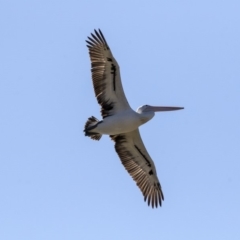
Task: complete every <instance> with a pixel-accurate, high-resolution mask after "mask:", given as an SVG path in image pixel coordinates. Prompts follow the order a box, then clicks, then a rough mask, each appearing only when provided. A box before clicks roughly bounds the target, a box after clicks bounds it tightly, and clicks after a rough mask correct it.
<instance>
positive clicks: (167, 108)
mask: <svg viewBox="0 0 240 240" xmlns="http://www.w3.org/2000/svg"><path fill="white" fill-rule="evenodd" d="M148 107H149V110H150V111H154V112H164V111H175V110H181V109H184V108H183V107H161V106H159V107H156V106H148Z"/></svg>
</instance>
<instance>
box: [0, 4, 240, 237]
mask: <svg viewBox="0 0 240 240" xmlns="http://www.w3.org/2000/svg"><path fill="white" fill-rule="evenodd" d="M239 10H240V2H239V1H238V0H228V1H224V0H220V1H219V0H218V1H217V0H212V1H206V0H201V1H200V0H195V1H190V0H182V1H176V0H169V1H162V0H161V1H157V0H153V1H126V0H121V1H110V0H108V1H106V0H103V1H97V0H89V1H81V0H80V1H79V0H69V1H63V0H58V1H57V0H48V1H46V0H41V1H37V0H31V1H30V0H23V1H17V0H9V1H4V0H2V1H0V31H1V38H0V46H1V47H0V192H1V197H0V239H4V240H16V239H18V240H22V239H23V240H43V239H44V240H52V239H57V240H65V239H66V240H69V239H71V240H75V239H76V240H77V239H84V240H95V239H100V240H101V239H104V240H108V239H109V240H111V239H116V240H118V239H119V240H120V239H126V240H127V239H131V240H132V239H138V240H145V239H152V240H155V239H156V240H158V239H164V240H172V239H178V240H186V239H194V240H202V239H204V240H212V239H218V240H225V239H231V240H238V239H240V229H239V226H240V204H239V203H240V127H239V123H240V107H239V104H240V67H239V66H240V45H239V43H240V28H239V23H240V14H239ZM98 28H100V29H101V30H102V32H103V34H104V35H105V38H106V39H107V42H108V44H109V46H110V48H111V50H112V53H113V54H114V57H115V58H116V59H117V61H118V63H119V65H120V68H121V77H122V84H123V88H124V91H125V94H126V96H127V99H128V101H129V103H130V105H131V107H132V108H133V109H137V108H138V107H139V106H141V105H144V104H151V105H168V106H183V107H184V108H185V109H184V110H181V111H176V112H165V113H158V114H156V115H155V117H154V118H153V119H152V120H151V121H150V122H148V123H147V124H145V125H144V126H141V127H140V132H141V136H142V139H143V142H144V143H145V146H146V148H147V150H148V152H149V154H150V155H151V157H152V159H153V160H154V162H155V166H156V168H157V172H158V177H159V180H160V182H161V185H162V188H163V192H164V196H165V200H164V202H163V205H162V207H160V208H157V209H152V208H151V207H148V206H147V204H146V203H145V202H144V200H143V196H142V193H141V192H140V190H139V189H138V187H137V186H136V184H135V182H134V181H133V180H132V179H131V177H130V176H129V175H128V173H127V172H126V170H125V169H124V167H123V166H122V164H121V162H120V160H119V158H118V156H117V154H116V152H115V150H114V147H113V145H114V144H113V142H112V141H111V140H110V139H109V137H108V136H104V137H103V138H102V139H101V140H100V141H99V142H98V141H92V140H91V139H90V138H87V137H85V136H84V134H83V127H84V124H85V122H86V120H87V118H88V117H90V116H92V115H93V116H95V117H97V118H99V119H100V118H101V115H100V108H99V106H98V104H97V101H96V99H95V97H94V92H93V87H92V82H91V72H90V60H89V55H88V49H87V47H86V43H85V40H86V38H87V36H89V34H90V33H91V32H93V30H94V29H98Z"/></svg>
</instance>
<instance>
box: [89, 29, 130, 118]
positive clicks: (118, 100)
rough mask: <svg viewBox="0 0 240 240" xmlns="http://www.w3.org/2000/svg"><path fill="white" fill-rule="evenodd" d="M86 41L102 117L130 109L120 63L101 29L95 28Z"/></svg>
mask: <svg viewBox="0 0 240 240" xmlns="http://www.w3.org/2000/svg"><path fill="white" fill-rule="evenodd" d="M86 42H87V44H88V45H87V47H88V49H89V55H90V59H91V66H92V69H91V71H92V80H93V87H94V91H95V96H96V98H97V101H98V103H99V104H100V105H101V113H102V117H103V118H105V117H108V116H111V115H113V114H115V113H116V112H119V111H124V110H126V109H129V108H130V106H129V104H128V101H127V99H126V97H125V94H124V91H123V87H122V83H121V77H120V69H119V66H118V63H117V61H116V60H115V59H114V57H113V55H112V52H111V50H110V48H109V46H108V44H107V42H106V40H105V38H104V36H103V34H102V32H101V30H100V29H99V30H98V31H96V30H95V33H94V34H93V33H92V34H91V37H88V40H86Z"/></svg>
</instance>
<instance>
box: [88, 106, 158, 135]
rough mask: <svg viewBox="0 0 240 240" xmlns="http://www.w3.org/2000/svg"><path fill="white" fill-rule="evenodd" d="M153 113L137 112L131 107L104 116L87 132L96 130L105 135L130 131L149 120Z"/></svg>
mask: <svg viewBox="0 0 240 240" xmlns="http://www.w3.org/2000/svg"><path fill="white" fill-rule="evenodd" d="M153 116H154V113H151V114H149V113H137V112H135V111H133V110H132V109H127V110H124V111H121V112H118V113H117V114H114V115H113V116H109V117H106V118H104V119H103V120H102V121H101V122H100V123H99V124H97V126H96V128H94V129H92V130H90V131H89V132H97V133H100V134H106V135H116V134H122V133H127V132H131V131H133V130H135V129H137V128H138V127H139V126H141V125H142V124H144V123H146V122H147V121H149V120H150V119H151V118H152V117H153Z"/></svg>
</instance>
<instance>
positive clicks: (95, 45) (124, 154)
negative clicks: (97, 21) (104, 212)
mask: <svg viewBox="0 0 240 240" xmlns="http://www.w3.org/2000/svg"><path fill="white" fill-rule="evenodd" d="M88 39H89V40H87V41H86V42H87V43H88V45H87V47H88V49H89V54H90V59H91V66H92V69H91V71H92V80H93V87H94V91H95V96H96V98H97V101H98V103H99V104H100V106H101V114H102V117H103V119H102V120H101V121H99V120H97V119H96V118H95V117H93V116H92V117H90V118H88V120H87V122H86V124H85V128H84V132H85V135H86V136H89V137H90V138H92V139H94V140H99V139H100V138H101V137H102V135H103V134H105V135H109V136H110V137H111V139H112V140H113V141H114V142H115V150H116V152H117V153H118V155H119V157H120V159H121V161H122V164H123V165H124V167H125V169H126V170H127V171H128V173H129V174H130V175H131V176H132V178H133V179H134V181H135V182H136V184H137V185H138V187H139V188H140V190H141V191H142V193H143V195H144V199H145V201H146V200H147V201H148V205H149V204H151V205H152V207H157V206H158V205H161V203H162V200H163V199H164V197H163V192H162V188H161V185H160V183H159V180H158V177H157V172H156V168H155V165H154V163H153V160H152V159H151V157H150V155H149V154H148V152H147V150H146V148H145V146H144V144H143V142H142V139H141V136H140V133H139V130H138V128H139V126H141V125H142V124H144V123H146V122H148V121H149V120H150V119H152V118H153V116H154V114H155V112H158V111H172V110H179V109H183V108H180V107H154V106H149V105H143V106H141V107H140V108H138V110H137V111H136V112H135V111H134V110H132V108H131V107H130V105H129V103H128V101H127V99H126V97H125V94H124V91H123V87H122V83H121V78H120V72H119V66H118V63H117V61H116V60H115V59H114V57H113V55H112V53H111V50H110V48H109V46H108V44H107V42H106V40H105V38H104V36H103V34H102V32H101V31H100V30H99V31H96V30H95V34H91V37H88Z"/></svg>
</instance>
